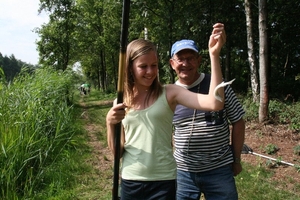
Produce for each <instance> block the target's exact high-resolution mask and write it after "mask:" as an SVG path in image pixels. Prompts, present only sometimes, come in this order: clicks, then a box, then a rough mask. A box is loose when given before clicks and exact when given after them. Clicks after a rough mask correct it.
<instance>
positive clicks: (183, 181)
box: [170, 24, 245, 200]
mask: <svg viewBox="0 0 300 200" xmlns="http://www.w3.org/2000/svg"><path fill="white" fill-rule="evenodd" d="M214 30H215V31H217V32H219V31H222V35H223V36H224V37H226V35H225V30H224V26H223V24H218V25H215V26H214ZM211 37H214V36H213V35H212V36H211ZM209 53H210V58H212V56H213V55H212V53H211V52H209ZM219 53H220V52H218V54H219ZM214 56H215V55H214ZM217 56H219V55H217ZM211 60H212V59H211ZM200 62H201V57H200V56H199V54H198V47H197V46H196V44H195V42H194V41H192V40H180V41H177V42H175V43H174V44H173V46H172V49H171V59H170V64H171V66H172V68H173V69H174V70H175V71H176V74H177V76H178V80H177V81H176V83H175V84H177V85H180V86H182V87H185V88H187V89H188V90H191V91H193V92H198V93H204V94H207V93H208V90H209V84H210V75H208V74H203V73H199V72H198V67H199V65H200ZM218 64H219V63H218ZM244 114H245V112H244V110H243V108H242V105H241V104H240V103H239V101H238V99H237V97H236V95H235V94H234V92H233V90H232V89H231V87H230V86H226V87H225V105H224V109H222V110H220V111H218V112H209V111H201V110H193V109H189V108H186V107H184V106H181V105H178V106H177V107H176V111H175V113H174V118H173V125H174V128H175V131H174V141H175V152H174V157H175V159H176V163H177V194H176V198H177V200H182V199H185V200H187V199H191V200H199V198H200V195H201V193H203V194H204V196H205V199H206V200H212V199H213V200H216V199H217V200H222V199H226V200H235V199H236V200H237V199H238V194H237V190H236V185H235V180H234V176H236V175H238V174H239V173H240V172H241V171H242V166H241V163H240V161H241V160H240V157H241V151H242V147H243V143H244V136H245V122H244V120H243V118H242V117H243V115H244ZM230 126H232V131H231V134H230ZM230 136H231V137H230Z"/></svg>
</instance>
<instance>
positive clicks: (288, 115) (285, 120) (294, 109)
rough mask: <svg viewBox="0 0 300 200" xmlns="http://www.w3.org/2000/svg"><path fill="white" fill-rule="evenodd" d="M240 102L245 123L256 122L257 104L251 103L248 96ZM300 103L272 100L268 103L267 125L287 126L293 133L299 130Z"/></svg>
mask: <svg viewBox="0 0 300 200" xmlns="http://www.w3.org/2000/svg"><path fill="white" fill-rule="evenodd" d="M240 101H241V103H242V105H243V107H244V109H245V111H246V114H245V116H244V119H245V120H246V121H252V120H254V121H255V120H257V118H258V104H256V103H253V102H252V100H251V98H250V97H248V96H245V97H241V98H240ZM299 110H300V103H299V102H289V101H287V100H279V99H272V100H270V102H269V123H275V124H289V128H290V129H291V130H293V131H295V133H298V132H299V130H300V115H299Z"/></svg>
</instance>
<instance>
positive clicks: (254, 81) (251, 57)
mask: <svg viewBox="0 0 300 200" xmlns="http://www.w3.org/2000/svg"><path fill="white" fill-rule="evenodd" d="M251 3H252V2H251V0H245V14H246V28H247V46H248V51H247V52H248V62H249V67H250V82H251V91H252V99H253V102H256V103H258V101H259V91H258V90H259V88H258V77H257V76H258V75H257V66H256V59H255V53H254V39H253V38H254V37H253V23H252V14H251V13H252V8H251Z"/></svg>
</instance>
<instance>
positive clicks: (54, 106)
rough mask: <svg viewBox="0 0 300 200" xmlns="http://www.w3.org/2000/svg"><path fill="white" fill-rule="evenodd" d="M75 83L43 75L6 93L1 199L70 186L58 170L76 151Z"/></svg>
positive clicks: (23, 78)
mask: <svg viewBox="0 0 300 200" xmlns="http://www.w3.org/2000/svg"><path fill="white" fill-rule="evenodd" d="M71 77H72V76H71V75H70V74H69V73H67V72H64V73H62V72H57V71H54V70H51V69H37V70H36V71H35V72H34V73H33V74H29V73H26V72H23V73H21V75H20V76H19V77H17V78H16V79H15V80H14V82H13V83H12V84H10V85H6V86H2V89H0V106H1V108H0V163H1V165H0V171H1V173H0V176H1V178H0V199H9V200H11V199H27V198H30V197H33V196H34V195H36V193H38V192H39V191H41V190H43V188H47V187H53V185H57V187H59V186H61V184H64V182H63V181H62V182H60V181H59V180H60V179H63V177H64V175H63V172H61V166H55V165H56V164H57V162H58V161H62V160H64V159H66V158H67V157H68V155H67V154H68V151H67V149H68V148H73V146H74V144H72V136H73V135H74V133H75V127H73V126H72V122H73V117H72V106H70V104H69V103H70V99H71V98H72V96H71V95H70V91H71V90H70V88H71V87H72V85H73V84H72V78H71ZM57 169H60V170H57ZM55 176H57V177H60V179H56V178H54V177H55ZM68 177H69V176H68ZM51 185H52V186H51ZM54 192H55V189H54Z"/></svg>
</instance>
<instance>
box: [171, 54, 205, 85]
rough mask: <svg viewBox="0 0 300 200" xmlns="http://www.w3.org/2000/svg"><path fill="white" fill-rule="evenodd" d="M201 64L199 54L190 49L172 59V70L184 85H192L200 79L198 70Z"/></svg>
mask: <svg viewBox="0 0 300 200" xmlns="http://www.w3.org/2000/svg"><path fill="white" fill-rule="evenodd" d="M200 62H201V57H200V56H199V55H198V53H197V52H195V51H193V50H190V49H184V50H181V51H179V52H178V53H176V54H175V55H174V56H173V57H172V58H171V59H170V64H171V66H172V68H173V69H174V70H175V72H176V74H177V76H178V78H179V81H180V82H181V83H183V84H191V83H193V82H194V81H195V80H196V79H197V78H198V77H199V76H198V71H197V70H198V66H199V65H200Z"/></svg>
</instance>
